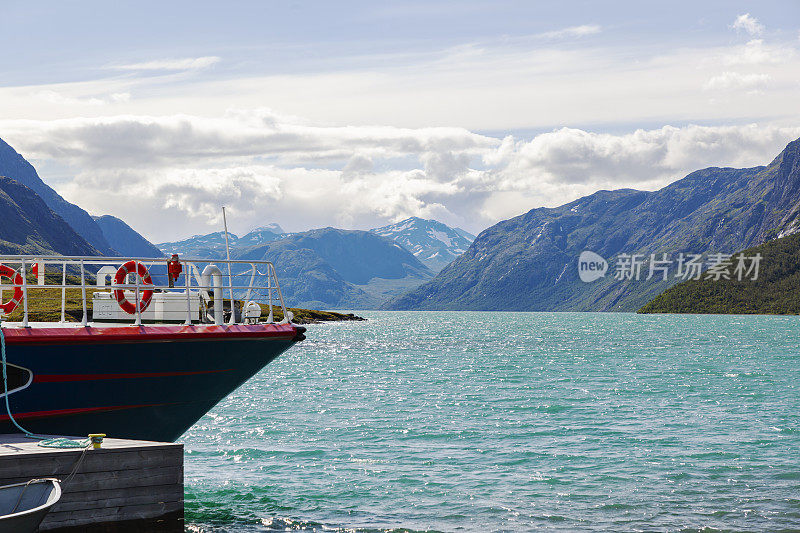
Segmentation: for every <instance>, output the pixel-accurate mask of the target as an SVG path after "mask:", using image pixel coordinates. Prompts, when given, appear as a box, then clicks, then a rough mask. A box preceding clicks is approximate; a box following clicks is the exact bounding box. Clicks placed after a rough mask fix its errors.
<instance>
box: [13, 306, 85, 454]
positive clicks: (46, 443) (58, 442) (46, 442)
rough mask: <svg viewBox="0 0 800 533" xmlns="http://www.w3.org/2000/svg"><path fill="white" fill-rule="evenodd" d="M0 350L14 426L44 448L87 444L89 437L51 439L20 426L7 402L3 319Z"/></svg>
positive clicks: (78, 446)
mask: <svg viewBox="0 0 800 533" xmlns="http://www.w3.org/2000/svg"><path fill="white" fill-rule="evenodd" d="M0 352H2V358H3V392H4V393H5V394H4V395H5V400H6V412H7V413H8V418H9V419H10V420H11V422H12V423H13V424H14V426H16V428H17V429H18V430H20V431H22V432H23V433H24V434H25V436H26V437H28V438H29V439H39V441H40V442H39V446H42V447H44V448H85V447H86V446H88V445H89V442H90V441H89V439H87V440H86V441H84V442H81V441H77V440H72V439H65V438H63V437H59V438H55V439H51V438H47V437H44V436H40V435H35V434H33V433H31V432H30V431H28V430H27V429H25V428H24V427H22V426H20V425H19V423H18V422H17V421H16V420H15V419H14V415H13V414H12V413H11V405H10V404H9V402H8V396H9V394H8V373H7V372H6V368H7V367H8V364H7V363H6V335H5V333H4V332H3V321H2V320H0Z"/></svg>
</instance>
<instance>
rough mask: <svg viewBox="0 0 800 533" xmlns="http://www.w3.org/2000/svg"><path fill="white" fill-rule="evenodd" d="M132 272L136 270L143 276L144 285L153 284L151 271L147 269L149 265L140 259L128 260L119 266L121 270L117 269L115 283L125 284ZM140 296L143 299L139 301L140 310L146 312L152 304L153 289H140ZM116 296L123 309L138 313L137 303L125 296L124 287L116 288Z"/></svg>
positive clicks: (130, 313)
mask: <svg viewBox="0 0 800 533" xmlns="http://www.w3.org/2000/svg"><path fill="white" fill-rule="evenodd" d="M131 272H136V273H137V274H139V277H141V278H142V284H143V285H145V286H146V285H152V284H153V280H152V279H150V273H149V272H148V271H147V267H146V266H144V265H143V264H142V263H139V262H138V261H128V262H127V263H125V264H124V265H122V266H121V267H119V270H117V273H116V274H115V275H114V284H116V285H124V284H125V278H126V277H127V276H128V274H130V273H131ZM139 296H140V297H141V300H139V302H138V304H139V311H140V312H142V313H144V310H145V309H147V306H149V305H150V300H152V299H153V291H152V290H151V289H142V290H140V291H139ZM114 298H116V299H117V303H118V304H119V306H120V308H121V309H122V310H123V311H125V312H126V313H128V314H129V315H134V314H136V305H134V304H132V303H131V302H129V301H128V299H127V298H125V291H123V290H122V289H114Z"/></svg>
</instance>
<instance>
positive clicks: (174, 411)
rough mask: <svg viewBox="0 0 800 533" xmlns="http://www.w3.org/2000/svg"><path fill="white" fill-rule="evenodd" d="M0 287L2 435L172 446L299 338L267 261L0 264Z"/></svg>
mask: <svg viewBox="0 0 800 533" xmlns="http://www.w3.org/2000/svg"><path fill="white" fill-rule="evenodd" d="M167 261H170V262H171V263H169V264H168V263H167ZM201 267H202V271H201ZM223 270H224V271H225V272H224V273H223ZM175 272H178V274H175ZM181 272H182V274H181ZM0 278H5V279H4V281H5V282H6V283H5V284H3V285H0V288H2V289H4V290H0V313H3V314H5V315H6V317H5V318H3V320H2V322H1V323H0V333H2V340H3V342H4V349H5V359H4V361H3V366H4V369H5V371H6V380H5V382H4V383H0V393H2V394H3V395H6V394H7V395H8V406H9V410H10V413H9V412H5V409H0V433H17V432H19V429H18V426H17V424H19V425H21V426H22V427H23V428H24V429H25V430H26V431H29V432H32V433H37V434H58V435H84V436H85V435H87V434H89V433H105V434H107V435H109V436H113V437H119V438H129V439H141V440H156V441H174V440H177V439H178V438H179V437H180V436H181V435H182V434H183V433H184V432H185V431H186V430H187V429H188V428H189V427H191V426H192V425H193V424H194V423H195V422H196V421H197V420H199V419H200V418H201V417H202V416H203V415H205V414H206V413H207V412H208V411H209V410H210V409H211V408H213V407H214V406H215V405H216V404H217V403H218V402H220V401H221V400H222V399H223V398H225V397H226V396H228V395H229V394H230V393H231V392H233V391H234V390H236V389H237V388H238V387H239V386H241V385H242V384H243V383H245V382H246V381H247V380H249V379H250V378H251V377H252V376H253V375H254V374H256V373H257V372H259V371H260V370H261V369H262V368H264V366H266V365H267V364H268V363H270V362H271V361H273V360H274V359H275V358H276V357H278V356H279V355H280V354H281V353H283V352H284V351H286V350H287V349H288V348H290V347H291V346H292V345H293V344H295V343H296V342H298V341H301V340H303V339H304V338H305V336H304V332H305V328H303V327H302V326H298V325H296V324H293V323H292V321H291V319H292V318H293V317H292V314H291V312H289V311H288V310H287V309H286V307H285V305H284V301H283V296H282V294H281V291H280V286H279V284H278V279H277V275H276V272H275V267H274V266H273V265H272V263H270V262H266V261H217V262H215V263H214V264H210V262H209V260H208V259H178V258H177V257H176V256H173V258H172V259H171V260H167V259H165V258H135V257H114V258H109V257H62V256H48V257H40V256H36V257H33V256H0ZM59 300H60V305H59ZM43 302H44V303H43ZM43 310H44V311H43ZM48 313H49V314H48ZM278 314H279V315H280V316H279V317H278V318H280V320H278V319H277V318H274V317H275V315H278ZM53 315H55V316H53ZM4 391H7V393H6V392H4ZM0 405H2V404H0ZM12 417H13V419H12Z"/></svg>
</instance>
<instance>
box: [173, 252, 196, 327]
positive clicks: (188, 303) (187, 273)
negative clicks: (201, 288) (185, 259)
mask: <svg viewBox="0 0 800 533" xmlns="http://www.w3.org/2000/svg"><path fill="white" fill-rule="evenodd" d="M184 267H185V268H184V270H183V272H184V275H183V277H185V278H186V322H185V324H186V325H187V326H191V325H192V301H191V300H190V299H189V287H190V286H191V283H192V280H190V279H189V276H190V275H191V273H192V271H191V267H190V266H189V263H184ZM167 276H169V272H167Z"/></svg>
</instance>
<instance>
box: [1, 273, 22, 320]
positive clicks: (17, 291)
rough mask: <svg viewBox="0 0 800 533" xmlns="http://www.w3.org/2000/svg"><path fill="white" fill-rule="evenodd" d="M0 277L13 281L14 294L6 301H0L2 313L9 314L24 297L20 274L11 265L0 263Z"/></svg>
mask: <svg viewBox="0 0 800 533" xmlns="http://www.w3.org/2000/svg"><path fill="white" fill-rule="evenodd" d="M0 278H8V279H10V280H11V281H13V283H14V295H13V296H12V297H11V299H10V300H9V301H8V302H0V309H2V310H3V313H5V314H7V315H10V314H11V312H12V311H13V310H14V309H16V308H17V306H18V305H19V304H20V303H21V302H22V299H23V297H24V296H23V294H22V274H20V273H19V272H17V271H16V270H14V269H13V268H11V267H7V266H6V265H0Z"/></svg>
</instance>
